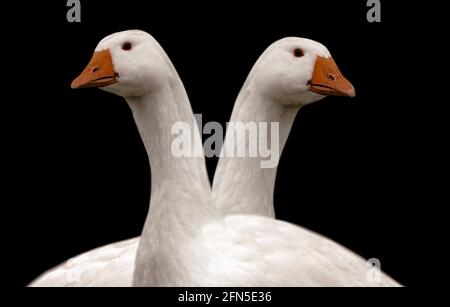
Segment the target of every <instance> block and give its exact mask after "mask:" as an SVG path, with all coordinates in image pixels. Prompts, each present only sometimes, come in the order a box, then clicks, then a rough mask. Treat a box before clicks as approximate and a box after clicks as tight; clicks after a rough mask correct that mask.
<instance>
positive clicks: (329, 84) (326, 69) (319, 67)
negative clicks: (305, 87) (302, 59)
mask: <svg viewBox="0 0 450 307" xmlns="http://www.w3.org/2000/svg"><path fill="white" fill-rule="evenodd" d="M309 86H310V87H309V90H310V91H311V92H314V93H317V94H321V95H327V96H347V97H355V96H356V94H355V88H354V87H353V85H352V84H351V83H350V81H348V80H347V79H345V77H344V75H342V73H341V71H340V70H339V68H338V66H337V65H336V63H335V62H334V60H333V58H331V57H330V58H325V57H317V60H316V65H315V67H314V72H313V77H312V79H311V81H309Z"/></svg>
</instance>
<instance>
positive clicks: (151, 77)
mask: <svg viewBox="0 0 450 307" xmlns="http://www.w3.org/2000/svg"><path fill="white" fill-rule="evenodd" d="M168 64H169V63H168V61H167V60H166V58H165V56H164V53H163V52H161V47H160V46H159V44H158V43H157V42H156V40H155V39H154V38H153V37H152V36H151V35H150V34H148V33H146V32H143V31H139V30H129V31H124V32H118V33H115V34H112V35H110V36H108V37H106V38H104V39H103V40H102V41H101V42H100V43H99V44H98V46H97V48H96V49H95V52H94V55H93V57H92V59H91V61H90V62H89V64H88V65H87V67H86V68H85V69H84V70H83V72H82V73H81V75H80V76H79V77H78V78H76V79H75V80H74V81H73V82H72V85H71V87H72V88H73V89H78V88H87V87H98V88H101V89H103V90H105V91H107V92H111V93H113V94H116V95H119V96H122V97H140V96H144V95H145V94H147V93H148V92H151V91H156V90H158V89H159V88H161V85H162V83H163V82H164V80H165V77H168V76H170V74H171V70H170V68H169V65H168Z"/></svg>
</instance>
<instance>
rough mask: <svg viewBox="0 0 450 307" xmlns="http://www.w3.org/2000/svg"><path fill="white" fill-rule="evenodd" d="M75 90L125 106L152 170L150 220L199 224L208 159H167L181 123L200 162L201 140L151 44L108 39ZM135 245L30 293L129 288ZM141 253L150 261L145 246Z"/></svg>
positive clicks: (178, 87) (90, 256) (92, 258)
mask: <svg viewBox="0 0 450 307" xmlns="http://www.w3.org/2000/svg"><path fill="white" fill-rule="evenodd" d="M72 87H73V88H82V87H102V88H103V89H104V90H106V91H109V92H113V93H116V94H118V95H120V96H123V97H125V98H126V101H127V102H128V104H129V106H130V108H131V110H132V113H133V116H134V119H135V121H136V125H137V127H138V129H139V132H140V135H141V137H142V139H143V142H144V145H145V147H146V150H147V152H148V154H149V159H150V163H151V173H152V190H151V204H150V207H151V209H150V212H151V213H152V214H156V215H159V214H161V218H164V217H166V218H167V219H170V220H172V221H173V223H172V224H174V223H175V224H176V223H180V224H182V223H183V220H185V223H187V221H189V224H190V227H195V224H196V223H200V219H198V218H197V217H192V218H190V215H191V212H192V208H193V207H195V206H196V205H197V203H201V202H206V199H208V200H209V198H210V193H211V185H210V183H209V179H208V176H207V172H206V166H205V161H204V158H203V157H202V158H183V159H174V158H172V154H171V151H170V149H171V140H172V138H173V136H172V135H171V127H172V125H173V124H175V123H176V122H184V123H186V124H188V125H190V126H191V127H193V130H194V131H197V133H195V134H194V137H196V138H197V141H196V142H194V145H195V146H197V148H194V150H195V151H196V152H197V153H200V154H202V153H203V149H202V146H201V139H200V134H199V132H198V129H197V125H196V124H195V119H194V115H193V112H192V109H191V107H190V103H189V99H188V96H187V94H186V92H185V89H184V87H183V84H182V82H181V80H180V78H179V76H178V74H177V72H176V70H175V68H174V67H173V65H172V63H171V62H170V60H169V58H168V57H167V55H166V53H165V52H164V50H163V49H162V48H161V47H160V45H159V44H158V43H157V42H156V41H155V40H154V39H153V37H151V36H150V35H149V34H147V33H145V32H142V31H138V30H132V31H124V32H119V33H115V34H112V35H110V36H108V37H106V38H105V39H103V40H102V41H101V42H100V43H99V44H98V46H97V48H96V52H95V53H94V56H93V58H92V59H91V62H90V63H89V64H88V66H87V67H86V69H85V70H84V71H83V73H82V74H81V75H80V76H79V77H78V78H77V79H76V80H75V81H74V82H73V83H72ZM165 207H168V208H169V209H170V208H172V207H174V208H179V210H178V211H176V210H172V211H171V210H165V209H164V208H165ZM178 221H179V222H178ZM191 223H192V225H191ZM146 229H148V227H147V228H146ZM144 231H145V230H144ZM157 232H159V233H161V235H162V236H166V237H167V240H168V241H170V235H171V234H176V232H177V229H176V227H174V229H171V228H169V227H168V226H163V227H161V228H160V229H159V230H158V231H157ZM155 233H156V232H155ZM138 244H139V238H135V239H131V240H128V241H124V242H120V243H115V244H111V245H108V246H105V247H101V248H99V249H96V250H93V251H90V252H87V253H85V254H83V255H81V256H77V257H75V258H73V259H71V260H69V261H67V262H66V263H64V264H62V265H60V266H59V267H56V268H55V269H53V270H50V271H49V272H47V273H45V274H43V275H42V276H41V277H39V278H38V279H37V280H36V281H34V282H33V283H32V284H31V286H33V287H61V286H77V287H80V286H92V287H96V286H123V287H127V286H131V285H132V277H133V271H134V262H135V258H136V250H137V247H138ZM141 250H142V252H143V253H145V245H144V247H143V248H141ZM161 250H164V248H162V249H161Z"/></svg>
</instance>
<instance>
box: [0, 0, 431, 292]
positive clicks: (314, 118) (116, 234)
mask: <svg viewBox="0 0 450 307" xmlns="http://www.w3.org/2000/svg"><path fill="white" fill-rule="evenodd" d="M65 2H66V1H59V2H58V3H56V2H55V3H53V2H52V3H47V2H45V3H44V2H43V1H37V2H34V3H32V4H30V5H28V4H27V5H24V7H23V8H21V13H20V14H14V12H11V14H14V16H15V18H14V20H13V21H12V22H11V23H10V24H9V26H8V29H7V30H8V31H7V32H9V34H10V35H11V38H8V39H9V40H8V41H7V44H6V45H5V46H7V47H11V45H13V46H15V48H14V49H13V51H14V53H15V55H19V57H18V59H19V60H18V61H11V62H10V63H9V64H13V65H17V67H16V69H13V72H12V74H13V75H14V77H15V78H14V80H15V82H12V84H9V85H8V87H6V88H5V91H12V90H14V92H15V93H16V94H15V95H14V104H8V107H11V109H5V110H6V113H4V114H8V115H7V116H6V117H7V118H6V120H7V119H11V120H12V123H10V124H8V130H7V134H8V135H9V136H11V139H12V141H13V147H12V148H14V151H13V155H14V156H13V157H12V158H11V159H10V160H9V161H8V164H10V166H12V167H13V169H14V172H13V174H12V175H11V177H10V178H11V180H10V182H12V184H13V186H14V187H18V188H19V189H18V190H17V191H16V190H14V191H12V190H11V191H10V192H12V193H13V194H14V195H13V196H14V197H13V198H11V200H8V207H10V208H14V209H16V210H14V211H15V212H14V215H13V217H12V219H13V220H14V223H13V224H14V226H10V227H9V231H8V236H9V237H12V238H13V243H11V245H10V246H11V247H12V248H11V249H10V250H11V258H12V259H11V261H10V262H9V263H11V265H10V267H11V268H15V267H17V266H19V265H20V270H16V269H14V270H13V273H11V275H10V276H11V277H10V278H9V279H8V280H9V281H10V282H9V283H10V284H12V285H17V286H24V285H26V284H27V283H29V282H30V281H31V280H32V279H33V278H35V277H37V276H38V275H39V274H40V273H42V272H44V271H45V270H47V269H50V268H51V267H53V266H55V265H57V264H59V263H61V262H62V261H64V260H66V259H68V258H69V257H72V256H75V255H78V254H80V253H82V252H85V251H88V250H91V249H93V248H96V247H99V246H102V245H105V244H108V243H112V242H116V241H119V240H123V239H128V238H131V237H134V236H137V235H139V233H140V231H141V229H142V226H143V223H144V220H145V217H146V213H147V210H148V203H149V198H150V195H149V187H150V179H149V172H150V166H149V164H148V160H147V156H146V153H145V150H144V147H143V145H142V142H141V140H140V137H139V135H138V132H137V130H136V127H135V124H134V121H133V119H132V116H131V113H130V111H129V109H128V106H127V105H126V103H125V102H124V101H123V100H122V99H121V98H119V97H116V96H113V95H111V94H108V93H105V92H102V91H100V90H95V89H94V90H83V91H73V90H71V89H70V83H71V81H72V79H73V78H74V77H76V76H77V75H78V74H79V73H80V72H81V70H82V69H83V68H84V67H85V65H86V64H87V63H88V61H89V59H90V57H91V55H92V52H93V50H94V48H95V46H96V45H97V43H98V42H99V41H100V39H102V38H103V37H104V36H106V35H109V34H111V33H114V32H116V31H121V30H127V29H134V28H137V29H142V30H145V31H147V32H149V33H150V34H152V35H153V36H154V37H155V38H156V39H157V40H158V41H159V42H160V44H161V45H162V46H163V48H164V49H165V50H166V52H167V53H168V55H169V57H170V58H171V59H172V61H173V63H174V65H175V67H176V68H177V70H178V72H179V74H180V76H181V78H182V80H183V82H184V84H185V87H186V89H187V92H188V94H189V96H190V99H191V103H192V106H193V109H194V112H195V113H201V114H203V119H204V122H207V121H219V122H221V123H223V124H224V123H225V122H226V121H227V120H228V119H229V117H230V115H231V111H232V108H233V103H234V99H235V98H236V96H237V94H238V92H239V90H240V87H241V86H242V84H243V82H244V81H245V79H246V77H247V74H248V72H249V71H250V69H251V68H252V66H253V64H254V63H255V61H256V60H257V58H258V57H259V55H260V54H261V53H262V52H263V51H264V50H265V48H266V47H268V46H269V45H270V44H271V43H272V42H274V41H275V40H278V39H280V38H283V37H286V36H301V37H307V38H311V39H314V40H317V41H319V42H321V43H323V44H325V45H326V46H327V47H328V49H329V50H330V51H331V53H332V55H333V57H334V58H335V60H336V62H337V64H338V65H339V67H340V68H341V70H342V71H343V72H344V74H345V75H346V77H347V78H348V79H349V80H351V81H352V83H353V84H354V86H355V88H356V90H357V98H355V99H345V98H337V97H329V98H326V99H325V100H323V101H321V102H319V103H316V104H313V105H311V106H308V107H306V108H304V109H302V110H301V111H300V113H299V116H298V118H297V120H296V123H295V125H294V127H293V130H292V132H291V136H290V138H289V141H288V144H287V146H286V149H285V152H284V154H283V157H282V160H281V164H280V168H279V174H278V180H277V184H276V193H275V205H276V211H277V216H278V218H279V219H282V220H287V221H290V222H293V223H296V224H299V225H302V226H304V227H307V228H310V229H312V230H315V231H317V232H319V233H321V234H323V235H326V236H328V237H330V238H332V239H334V240H336V241H337V242H339V243H341V244H343V245H344V246H346V247H348V248H350V249H352V250H353V251H355V252H357V253H359V254H361V255H362V256H364V257H365V258H379V259H380V260H381V262H382V269H383V270H384V271H386V272H387V273H389V274H390V275H391V276H392V277H394V278H395V279H397V280H398V281H399V282H401V283H403V284H405V285H414V284H417V283H419V280H418V277H417V275H416V271H414V270H412V269H411V267H412V265H413V263H415V259H414V258H413V257H412V256H411V254H412V253H414V252H415V249H416V248H417V246H416V244H415V240H416V239H418V237H417V236H416V235H415V234H414V231H415V230H416V227H417V226H416V221H415V219H414V218H413V217H412V214H413V212H414V209H413V206H411V203H412V202H415V201H419V200H420V199H421V197H422V194H421V193H422V191H421V189H420V188H418V181H417V178H418V177H419V176H420V171H421V167H420V166H418V165H417V164H416V163H415V162H414V161H415V160H416V158H417V157H418V156H419V155H420V145H418V144H417V142H416V141H414V140H416V138H417V135H418V133H419V132H418V129H417V128H416V126H417V123H418V122H417V118H418V117H417V114H418V110H419V100H415V99H412V98H413V97H412V96H413V95H411V90H406V89H410V88H411V86H412V85H411V84H410V83H408V79H407V78H406V77H407V76H408V74H409V69H410V67H409V65H408V61H409V58H408V56H410V55H411V56H414V52H412V53H410V52H406V54H405V53H404V52H402V50H403V49H404V46H405V45H406V44H405V42H407V41H408V38H407V33H408V31H405V29H409V30H410V31H412V29H413V20H414V19H413V15H411V14H410V15H408V13H406V12H405V10H407V9H408V6H407V5H406V4H405V3H403V4H399V5H398V6H397V7H394V6H393V3H392V2H393V1H389V2H388V1H382V18H383V19H382V23H379V24H370V23H368V22H367V20H366V12H367V7H366V1H340V2H339V3H335V2H337V1H296V2H290V1H276V2H272V3H267V4H265V3H263V2H248V3H247V4H246V5H245V6H244V5H243V4H242V3H239V2H233V1H231V2H230V1H217V2H216V1H215V2H212V1H210V2H207V3H202V2H195V4H194V1H191V2H193V3H184V4H180V3H176V2H172V3H167V4H164V5H163V4H161V3H159V2H156V1H131V0H128V1H120V3H112V2H110V1H95V2H94V1H83V0H82V1H81V2H82V22H81V23H80V24H70V23H68V22H67V21H66V12H67V8H66V6H65ZM118 2H119V1H118ZM24 24H26V25H27V28H26V29H27V30H22V28H23V25H24ZM408 44H410V41H409V43H408ZM5 49H7V51H11V48H5ZM400 54H401V56H400ZM13 68H14V67H13ZM413 86H414V85H413ZM414 95H416V96H417V95H418V94H417V93H416V94H414ZM415 98H417V97H415ZM3 108H6V106H3ZM423 116H424V115H423V114H422V117H421V118H422V120H423V118H424V117H423ZM8 117H9V118H8ZM216 163H217V161H216V159H211V160H208V169H209V173H210V177H211V178H212V176H213V174H214V168H215V166H216Z"/></svg>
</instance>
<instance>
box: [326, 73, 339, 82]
mask: <svg viewBox="0 0 450 307" xmlns="http://www.w3.org/2000/svg"><path fill="white" fill-rule="evenodd" d="M337 78H338V77H337V76H336V75H332V74H330V75H328V79H330V80H332V81H334V80H336V79H337Z"/></svg>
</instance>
